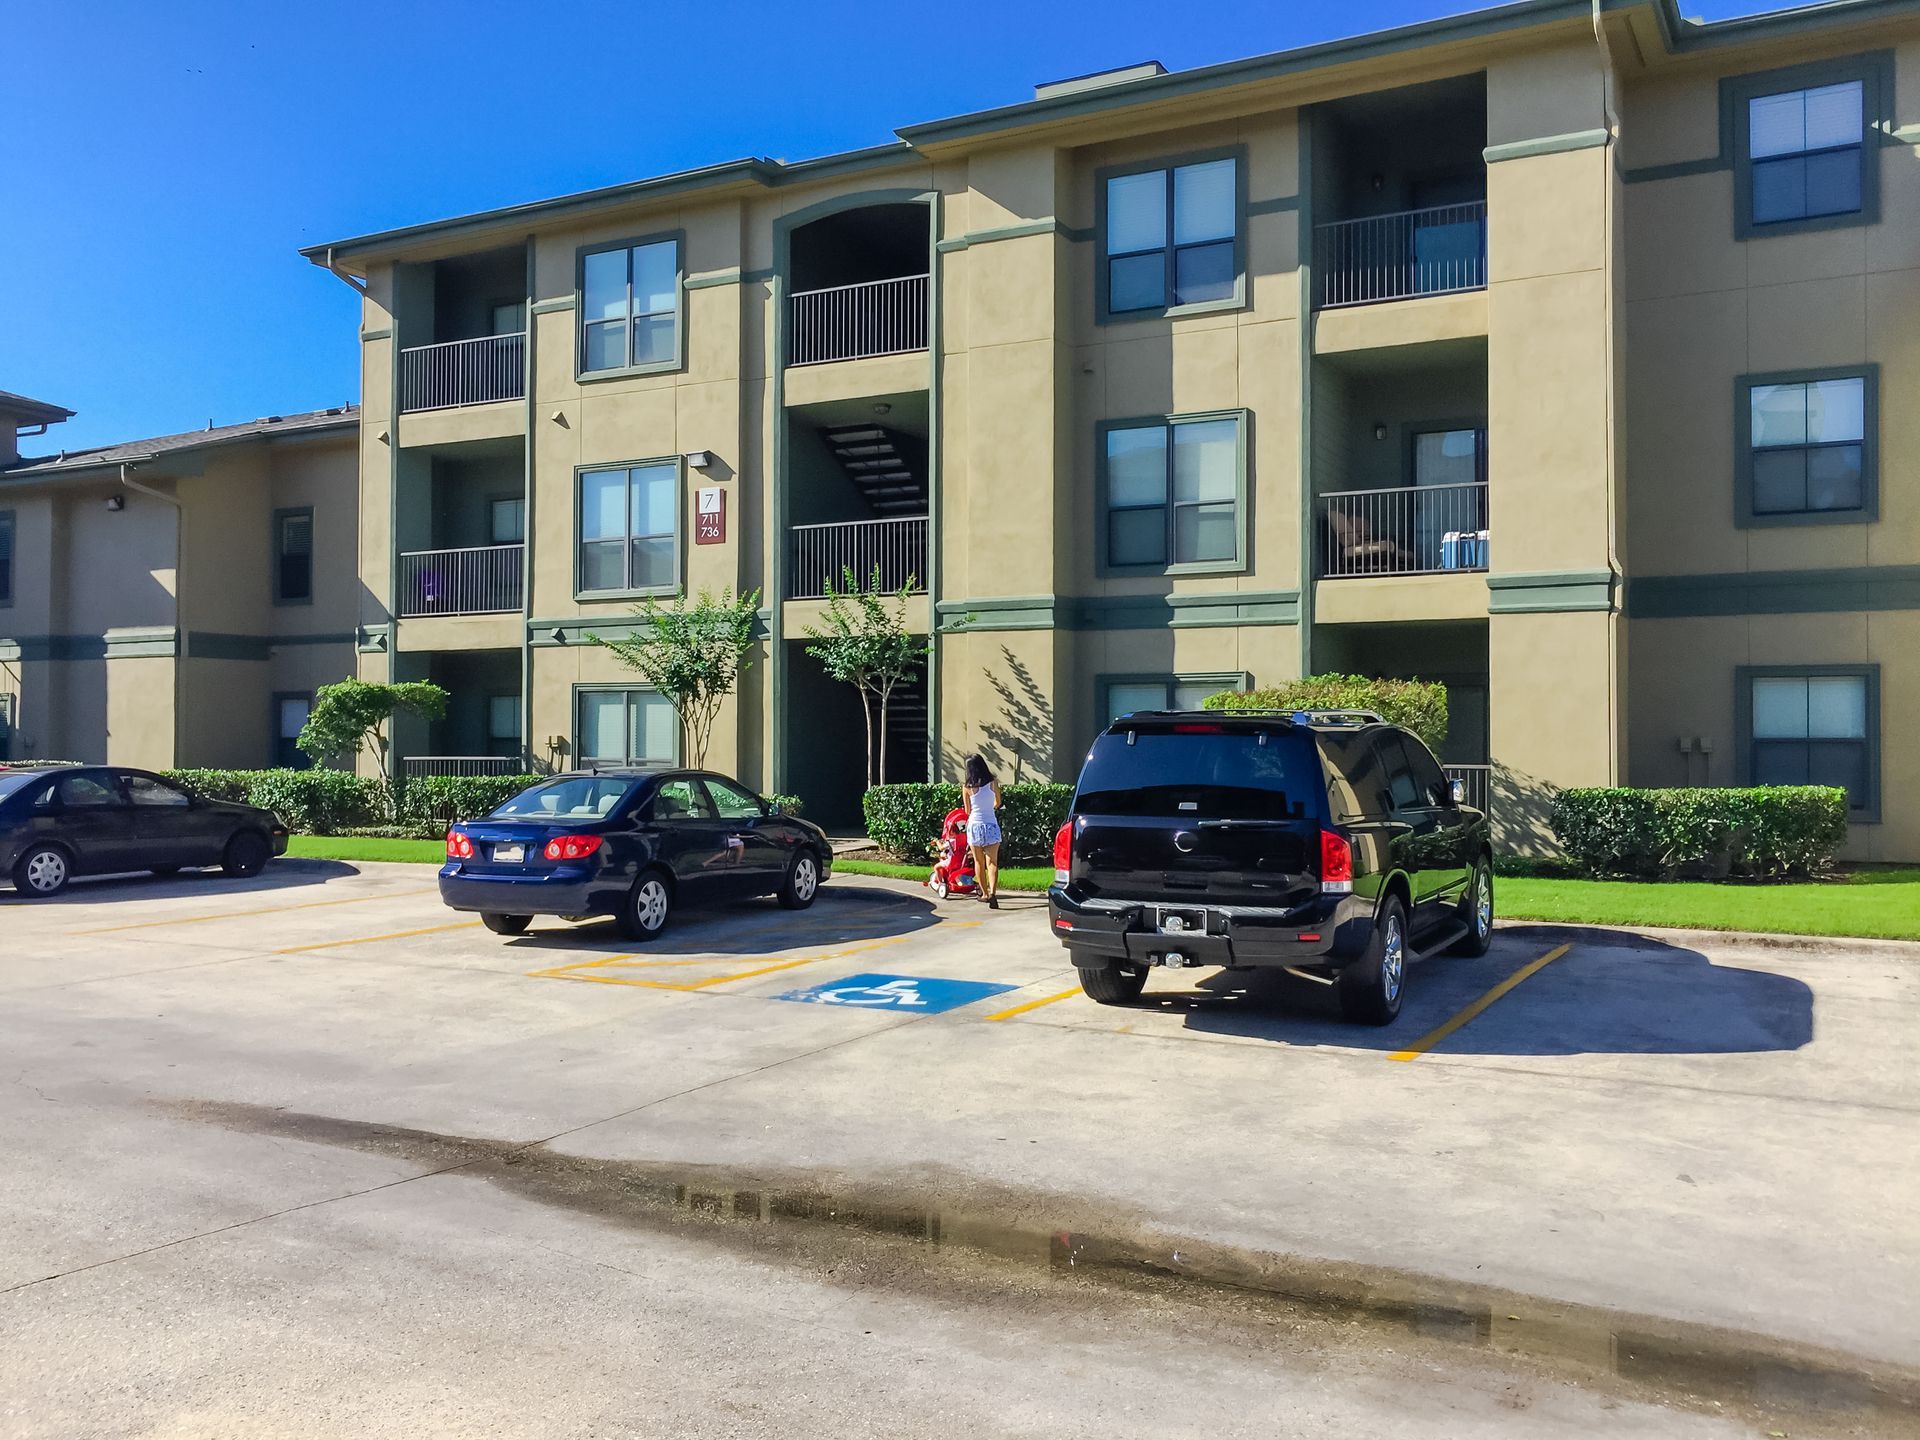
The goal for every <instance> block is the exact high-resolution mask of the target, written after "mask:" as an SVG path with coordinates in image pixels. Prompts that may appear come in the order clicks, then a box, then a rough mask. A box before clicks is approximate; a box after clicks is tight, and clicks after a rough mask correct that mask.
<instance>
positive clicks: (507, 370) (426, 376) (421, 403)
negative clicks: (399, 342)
mask: <svg viewBox="0 0 1920 1440" xmlns="http://www.w3.org/2000/svg"><path fill="white" fill-rule="evenodd" d="M526 354H527V337H526V332H524V331H516V332H515V333H513V334H511V335H482V336H480V337H478V338H477V339H473V340H444V341H441V342H440V343H439V344H437V345H415V346H412V347H411V348H409V349H406V350H402V351H401V352H400V409H401V411H402V412H404V413H411V412H414V411H419V410H453V409H457V408H459V407H460V406H463V405H491V404H492V403H494V402H495V401H496V400H518V399H520V398H521V397H522V396H524V395H525V394H526V393H527V391H526V374H527V366H526Z"/></svg>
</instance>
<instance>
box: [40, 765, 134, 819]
mask: <svg viewBox="0 0 1920 1440" xmlns="http://www.w3.org/2000/svg"><path fill="white" fill-rule="evenodd" d="M53 789H54V795H55V798H56V799H57V800H58V801H59V803H60V804H61V805H62V806H63V807H65V808H66V809H69V810H88V809H97V808H99V807H101V806H104V805H124V804H126V801H125V800H124V799H122V798H121V795H120V791H119V790H118V789H117V788H115V786H114V784H113V782H112V781H111V780H110V779H108V778H107V776H106V775H105V774H94V775H62V776H61V777H60V780H59V782H58V783H57V784H56V785H55V786H54V787H53Z"/></svg>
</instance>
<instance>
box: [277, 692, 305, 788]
mask: <svg viewBox="0 0 1920 1440" xmlns="http://www.w3.org/2000/svg"><path fill="white" fill-rule="evenodd" d="M312 711H313V696H311V695H309V694H307V693H306V692H305V691H298V692H289V693H287V694H284V695H276V696H274V697H273V763H274V764H275V765H276V766H277V767H278V768H280V769H282V770H305V769H306V768H307V767H308V766H309V765H311V764H313V757H312V756H311V755H309V754H307V752H306V751H304V750H302V749H301V748H300V747H299V746H298V745H296V744H295V743H294V742H295V741H296V740H298V739H299V738H300V732H301V731H302V730H304V729H305V728H306V725H307V716H308V715H309V714H311V713H312Z"/></svg>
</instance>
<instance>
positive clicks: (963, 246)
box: [933, 216, 1091, 255]
mask: <svg viewBox="0 0 1920 1440" xmlns="http://www.w3.org/2000/svg"><path fill="white" fill-rule="evenodd" d="M1066 233H1067V227H1066V226H1064V225H1062V224H1061V223H1060V222H1059V221H1058V220H1055V219H1053V218H1052V217H1051V216H1049V217H1048V218H1047V219H1044V220H1029V221H1027V222H1026V223H1024V224H1021V225H1000V226H997V227H995V228H993V229H990V230H970V231H968V232H967V233H966V234H965V235H956V236H955V237H954V238H953V239H951V240H941V241H938V242H936V243H935V245H934V247H933V248H934V251H935V253H937V254H940V255H951V254H953V253H954V252H955V251H958V250H970V249H972V248H973V247H974V246H975V245H990V244H992V243H993V242H994V241H996V240H1024V239H1026V238H1027V237H1028V236H1030V235H1065V234H1066ZM1089 238H1091V236H1089Z"/></svg>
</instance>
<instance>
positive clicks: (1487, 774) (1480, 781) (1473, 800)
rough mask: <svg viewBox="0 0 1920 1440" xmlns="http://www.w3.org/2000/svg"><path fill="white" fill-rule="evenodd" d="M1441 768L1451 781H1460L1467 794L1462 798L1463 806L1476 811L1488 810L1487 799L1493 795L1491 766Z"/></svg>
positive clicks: (1449, 766)
mask: <svg viewBox="0 0 1920 1440" xmlns="http://www.w3.org/2000/svg"><path fill="white" fill-rule="evenodd" d="M1440 768H1441V769H1442V770H1445V771H1446V772H1447V778H1448V779H1449V780H1458V781H1459V782H1460V788H1461V789H1462V790H1464V791H1465V792H1466V793H1465V794H1464V795H1462V796H1461V797H1460V803H1461V804H1462V805H1471V806H1472V807H1473V808H1474V809H1476V810H1485V809H1486V808H1487V797H1488V795H1489V794H1491V793H1492V785H1491V783H1490V781H1491V778H1492V776H1493V767H1492V766H1491V765H1442V766H1441V767H1440Z"/></svg>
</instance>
